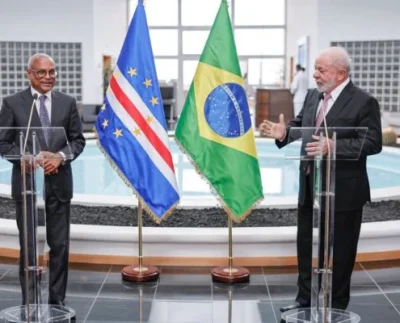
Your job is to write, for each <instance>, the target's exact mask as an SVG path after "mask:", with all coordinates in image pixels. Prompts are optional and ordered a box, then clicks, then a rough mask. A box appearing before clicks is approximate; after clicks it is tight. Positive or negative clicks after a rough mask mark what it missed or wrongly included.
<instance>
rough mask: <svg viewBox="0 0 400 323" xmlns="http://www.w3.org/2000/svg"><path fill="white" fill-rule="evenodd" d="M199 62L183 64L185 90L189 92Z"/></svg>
mask: <svg viewBox="0 0 400 323" xmlns="http://www.w3.org/2000/svg"><path fill="white" fill-rule="evenodd" d="M197 64H198V60H190V61H184V62H183V89H184V90H188V89H189V87H190V84H191V83H192V81H193V77H194V73H195V72H196V68H197Z"/></svg>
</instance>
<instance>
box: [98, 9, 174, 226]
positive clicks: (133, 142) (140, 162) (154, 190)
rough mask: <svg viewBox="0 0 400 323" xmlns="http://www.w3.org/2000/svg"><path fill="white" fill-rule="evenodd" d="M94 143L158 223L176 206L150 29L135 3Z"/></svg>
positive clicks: (101, 111) (142, 12)
mask: <svg viewBox="0 0 400 323" xmlns="http://www.w3.org/2000/svg"><path fill="white" fill-rule="evenodd" d="M95 128H96V132H97V135H98V143H99V146H100V148H101V150H102V151H103V152H104V154H105V155H106V157H107V158H108V160H109V161H110V163H111V165H112V166H113V167H114V169H115V170H116V171H117V172H118V174H119V175H120V176H121V177H122V179H123V180H124V181H125V183H126V184H127V185H128V186H130V187H131V188H132V189H133V190H134V192H135V193H136V195H137V196H138V198H139V199H140V200H142V202H143V207H144V209H145V210H146V211H147V212H148V213H149V214H150V215H151V216H152V217H153V219H154V220H155V221H156V222H158V223H159V222H160V221H161V220H162V219H163V218H164V217H165V216H166V215H168V214H169V213H171V212H172V211H173V209H174V208H175V206H176V204H177V203H178V201H179V194H178V187H177V183H176V178H175V170H174V164H173V161H172V156H171V153H170V150H169V146H168V133H167V130H166V129H167V127H166V121H165V116H164V108H163V103H162V99H161V93H160V88H159V86H158V80H157V74H156V70H155V65H154V57H153V51H152V48H151V43H150V36H149V29H148V26H147V20H146V14H145V11H144V7H143V3H142V1H139V2H138V5H137V7H136V11H135V14H134V16H133V18H132V21H131V24H130V26H129V29H128V32H127V35H126V37H125V40H124V43H123V46H122V49H121V52H120V54H119V57H118V61H117V64H116V67H115V69H114V72H113V75H112V77H111V79H110V84H109V87H108V90H107V93H106V97H105V99H104V104H103V106H102V108H101V110H100V112H99V114H98V117H97V120H96V126H95Z"/></svg>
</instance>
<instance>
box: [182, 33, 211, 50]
mask: <svg viewBox="0 0 400 323" xmlns="http://www.w3.org/2000/svg"><path fill="white" fill-rule="evenodd" d="M209 33H210V31H209V30H196V31H183V33H182V38H183V40H182V41H183V54H197V55H200V54H201V53H202V52H203V49H204V46H205V45H206V41H207V37H208V35H209Z"/></svg>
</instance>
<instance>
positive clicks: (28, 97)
mask: <svg viewBox="0 0 400 323" xmlns="http://www.w3.org/2000/svg"><path fill="white" fill-rule="evenodd" d="M21 98H22V100H23V101H24V104H23V111H24V113H26V114H27V115H28V118H27V120H29V114H30V113H31V107H32V101H33V96H32V92H31V88H27V89H26V90H25V91H22V92H21ZM26 126H27V125H26ZM41 126H42V123H41V122H40V118H39V114H38V112H37V108H36V105H35V106H34V107H33V113H32V121H31V127H41Z"/></svg>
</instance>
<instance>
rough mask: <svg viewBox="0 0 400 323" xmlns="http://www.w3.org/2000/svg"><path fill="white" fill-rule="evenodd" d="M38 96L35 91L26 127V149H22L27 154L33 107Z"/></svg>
mask: <svg viewBox="0 0 400 323" xmlns="http://www.w3.org/2000/svg"><path fill="white" fill-rule="evenodd" d="M37 98H38V95H37V93H35V94H34V95H33V101H32V106H31V112H30V114H29V120H28V125H27V127H26V135H25V143H24V149H23V150H22V153H23V154H24V155H25V151H26V144H27V143H28V134H29V130H30V128H31V123H32V115H33V109H34V107H35V105H36V100H37Z"/></svg>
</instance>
